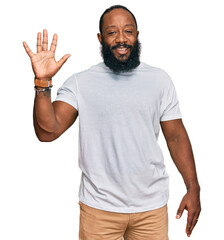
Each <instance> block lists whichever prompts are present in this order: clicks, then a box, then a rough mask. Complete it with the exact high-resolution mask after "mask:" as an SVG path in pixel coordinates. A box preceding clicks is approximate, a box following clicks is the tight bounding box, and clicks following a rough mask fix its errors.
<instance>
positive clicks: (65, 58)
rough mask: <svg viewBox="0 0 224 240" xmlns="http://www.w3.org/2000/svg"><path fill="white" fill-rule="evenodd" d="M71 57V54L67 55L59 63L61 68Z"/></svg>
mask: <svg viewBox="0 0 224 240" xmlns="http://www.w3.org/2000/svg"><path fill="white" fill-rule="evenodd" d="M70 56H71V55H70V54H66V55H64V56H63V57H62V58H61V59H60V60H59V61H58V66H59V68H61V67H62V65H63V64H64V63H65V62H66V61H67V60H68V58H69V57H70Z"/></svg>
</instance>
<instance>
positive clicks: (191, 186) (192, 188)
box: [186, 181, 200, 192]
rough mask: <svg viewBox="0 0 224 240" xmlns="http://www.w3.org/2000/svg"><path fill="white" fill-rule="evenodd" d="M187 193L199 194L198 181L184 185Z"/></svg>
mask: <svg viewBox="0 0 224 240" xmlns="http://www.w3.org/2000/svg"><path fill="white" fill-rule="evenodd" d="M186 188H187V191H199V192H200V185H199V183H198V181H190V182H189V183H188V184H186Z"/></svg>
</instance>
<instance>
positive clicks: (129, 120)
mask: <svg viewBox="0 0 224 240" xmlns="http://www.w3.org/2000/svg"><path fill="white" fill-rule="evenodd" d="M56 101H64V102H66V103H68V104H70V105H71V106H73V107H74V108H75V109H77V110H78V113H79V115H78V116H79V146H78V147H79V148H78V161H79V167H80V169H81V171H82V175H81V182H80V187H79V194H78V195H79V200H80V201H81V202H83V203H84V204H86V205H88V206H90V207H93V208H97V209H101V210H106V211H111V212H119V213H134V212H144V211H148V210H153V209H157V208H160V207H162V206H164V205H166V204H167V201H168V195H169V189H168V184H169V176H168V174H167V172H166V169H165V165H164V158H163V154H162V151H161V149H160V147H159V145H158V142H157V139H158V135H159V131H160V121H168V120H172V119H178V118H181V113H180V109H179V103H178V99H177V95H176V92H175V88H174V85H173V82H172V80H171V78H170V77H169V75H168V74H167V73H166V72H165V71H164V70H162V69H160V68H156V67H152V66H149V65H147V64H145V63H143V62H141V63H140V65H139V66H138V67H137V68H136V69H134V70H133V71H131V72H126V73H120V74H114V73H113V72H112V70H110V69H109V68H108V67H107V66H106V65H105V64H104V63H103V62H102V63H99V64H97V65H94V66H92V67H90V68H89V69H88V70H85V71H82V72H79V73H76V74H73V75H72V76H71V77H70V78H68V79H67V81H65V83H64V84H63V86H62V87H61V88H59V90H58V93H57V97H56Z"/></svg>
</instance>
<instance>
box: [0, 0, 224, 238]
mask: <svg viewBox="0 0 224 240" xmlns="http://www.w3.org/2000/svg"><path fill="white" fill-rule="evenodd" d="M114 4H123V5H125V6H127V7H128V8H129V9H130V10H131V11H133V13H134V14H135V16H136V18H137V22H138V25H139V31H140V35H139V39H140V41H141V43H142V55H141V60H142V61H144V62H146V63H148V64H149V65H152V66H156V67H160V68H163V69H164V70H165V71H167V73H168V74H169V75H170V76H171V78H172V79H173V82H174V84H175V87H176V90H177V94H178V98H179V101H180V107H181V111H182V115H183V122H184V124H185V127H186V129H187V131H188V134H189V137H190V139H191V143H192V146H193V150H194V155H195V160H196V166H197V171H198V178H199V182H200V185H201V203H202V212H201V216H200V219H199V222H198V225H197V226H196V228H195V230H194V232H193V234H192V236H191V239H192V240H193V239H197V240H198V239H220V238H221V236H222V235H223V234H222V233H223V214H224V211H223V201H224V195H223V194H222V192H223V167H224V164H223V160H224V158H223V155H224V154H223V133H224V127H223V120H224V117H223V80H224V71H223V63H224V62H223V60H224V57H223V56H224V47H223V44H224V32H223V23H224V15H223V10H224V9H223V6H222V1H221V0H220V1H218V0H210V1H206V0H203V1H202V0H188V1H183V0H169V1H167V0H164V1H162V0H156V1H150V0H149V1H143V0H138V1H133V2H131V1H127V0H126V1H124V0H123V1H122V0H120V1H110V0H108V1H91V0H89V1H85V0H83V1H75V0H64V1H57V0H54V1H53V0H51V1H47V0H39V1H30V0H29V1H28V0H20V1H15V0H14V1H7V2H5V3H4V4H1V7H0V22H1V38H0V41H1V43H0V55H1V58H0V61H1V62H0V67H1V69H0V72H1V75H0V76H1V88H0V104H1V105H0V106H1V108H0V111H1V118H0V121H1V124H0V138H1V151H0V239H1V240H15V239H23V240H30V239H32V240H40V239H41V240H50V239H54V240H64V239H66V240H77V239H78V230H79V205H78V189H79V183H80V176H81V170H80V169H79V168H78V151H77V150H78V125H79V119H77V120H76V122H75V124H74V125H73V126H72V127H71V128H70V129H69V130H68V131H66V132H65V133H64V135H62V136H61V137H60V138H59V139H58V140H56V141H55V142H52V143H41V142H39V141H38V139H37V138H36V136H35V133H34V129H33V123H32V110H33V109H32V108H33V100H34V90H33V85H34V83H33V77H34V76H33V72H32V69H31V64H30V59H29V57H28V55H27V54H26V53H25V50H24V48H23V46H22V42H23V41H26V42H27V43H28V45H29V47H30V48H31V49H32V50H33V51H34V52H35V51H36V35H37V32H39V31H42V30H43V29H44V28H47V29H48V33H49V42H51V39H52V37H53V34H54V33H57V34H58V37H59V38H58V47H57V51H56V59H57V60H59V59H60V58H61V57H62V56H63V55H64V54H66V53H70V54H71V57H70V58H69V60H68V61H67V62H66V63H65V65H64V66H63V67H62V69H61V70H60V71H59V72H58V74H57V75H56V76H55V77H54V79H53V81H54V82H53V85H54V86H53V90H52V100H54V99H55V97H56V91H57V89H58V88H59V87H60V86H61V85H62V84H63V82H64V81H65V80H66V79H67V78H68V77H69V76H70V75H71V74H73V73H74V72H79V71H81V70H84V69H86V68H89V67H90V66H91V65H94V64H96V63H98V62H100V61H101V56H100V48H99V46H100V45H99V42H98V40H97V35H96V34H97V32H98V22H99V18H100V15H101V14H102V13H103V11H104V10H105V9H106V8H107V7H109V6H111V5H114ZM159 143H160V145H161V148H162V150H163V153H164V157H165V163H166V166H167V172H168V173H169V175H170V198H169V202H168V210H169V236H170V239H171V240H183V239H187V236H186V234H185V226H186V219H187V212H186V211H185V212H184V214H183V217H182V218H181V219H180V220H176V219H175V215H176V211H177V209H178V206H179V203H180V201H181V199H182V197H183V196H184V194H185V192H186V189H185V185H184V183H183V180H182V177H181V175H180V174H179V172H178V171H177V169H176V167H175V165H174V163H173V161H172V159H171V158H170V155H169V152H168V150H167V147H166V143H165V141H164V137H163V135H162V133H161V135H160V138H159Z"/></svg>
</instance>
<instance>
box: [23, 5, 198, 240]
mask: <svg viewBox="0 0 224 240" xmlns="http://www.w3.org/2000/svg"><path fill="white" fill-rule="evenodd" d="M99 26H100V33H98V34H97V37H98V40H99V42H100V44H101V54H102V58H103V62H101V63H98V64H97V65H94V66H92V67H90V68H89V69H87V70H85V71H82V72H79V73H75V74H73V75H72V76H71V77H69V78H68V79H67V80H66V81H65V82H64V84H63V85H62V87H60V88H59V90H58V92H57V97H56V99H55V101H54V102H52V101H51V87H52V78H53V76H54V75H55V74H56V73H57V72H58V70H59V69H60V68H61V67H62V65H63V64H64V63H65V62H66V60H67V59H68V58H69V57H70V55H69V54H67V55H64V56H63V57H62V58H61V59H60V60H59V61H58V62H57V61H56V60H55V50H56V45H57V35H56V34H54V36H53V40H52V43H51V46H50V49H49V50H48V33H47V30H46V29H44V30H43V41H42V36H41V33H38V35H37V53H36V54H34V53H33V52H32V51H31V50H30V48H29V47H28V45H27V43H26V42H23V45H24V48H25V50H26V52H27V54H28V55H29V57H30V59H31V63H32V68H33V71H34V75H35V81H34V83H35V90H36V94H35V101H34V111H33V113H34V114H33V116H34V117H33V119H34V128H35V132H36V135H37V137H38V139H39V140H40V141H43V142H50V141H53V140H55V139H57V138H58V137H59V136H60V135H61V134H62V133H64V132H65V131H66V130H67V129H68V128H69V127H70V126H71V125H72V124H73V123H74V122H75V120H76V119H77V117H78V116H79V146H78V150H79V151H78V156H79V157H78V161H79V167H80V169H81V170H82V176H81V183H80V187H79V205H80V222H79V239H81V240H98V239H107V240H121V239H123V238H124V239H125V240H140V239H141V240H142V239H148V240H156V239H157V240H167V239H168V211H167V201H168V194H169V189H168V183H169V176H168V174H167V172H166V170H165V165H164V159H163V154H162V151H161V149H160V147H159V145H158V143H157V139H158V135H159V131H160V127H161V129H162V132H163V134H164V136H165V139H166V142H167V145H168V149H169V151H170V154H171V157H172V159H173V161H174V163H175V165H176V166H177V168H178V170H179V172H180V173H181V175H182V177H183V180H184V183H185V185H186V188H187V192H186V195H185V196H184V197H183V199H182V201H181V203H180V206H179V208H178V211H177V215H176V217H177V218H180V217H181V215H182V213H183V211H184V209H186V210H187V211H188V218H187V225H186V233H187V236H190V235H191V233H192V230H193V228H194V227H195V225H196V223H197V221H198V218H199V214H200V211H201V205H200V186H199V183H198V179H197V173H196V167H195V161H194V156H193V152H192V148H191V143H190V140H189V138H188V135H187V132H186V130H185V127H184V125H183V122H182V117H181V113H180V109H179V102H178V99H177V95H176V91H175V88H174V85H173V82H172V80H171V78H170V77H169V75H168V74H167V73H166V72H165V71H164V70H162V69H160V68H157V67H152V66H149V65H147V64H146V63H143V62H141V61H140V50H141V44H140V42H139V40H138V35H139V31H138V26H137V21H136V19H135V16H134V15H133V13H132V12H131V11H130V10H129V9H127V8H126V7H124V6H121V5H115V6H112V7H110V8H108V9H106V10H105V12H104V13H103V14H102V16H101V18H100V24H99Z"/></svg>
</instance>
